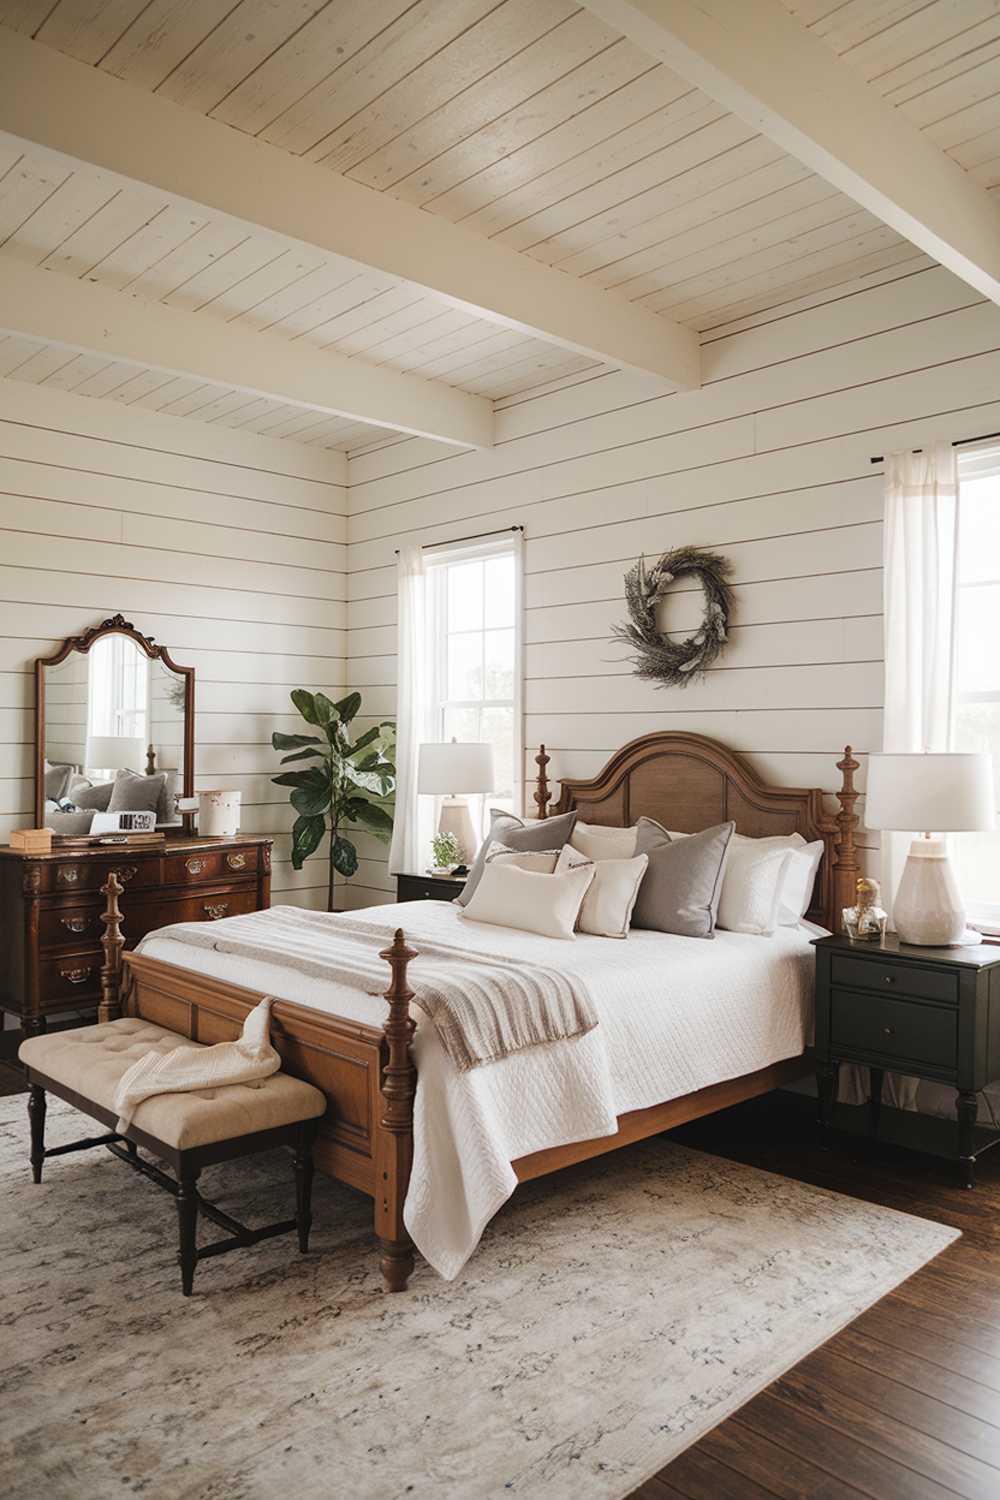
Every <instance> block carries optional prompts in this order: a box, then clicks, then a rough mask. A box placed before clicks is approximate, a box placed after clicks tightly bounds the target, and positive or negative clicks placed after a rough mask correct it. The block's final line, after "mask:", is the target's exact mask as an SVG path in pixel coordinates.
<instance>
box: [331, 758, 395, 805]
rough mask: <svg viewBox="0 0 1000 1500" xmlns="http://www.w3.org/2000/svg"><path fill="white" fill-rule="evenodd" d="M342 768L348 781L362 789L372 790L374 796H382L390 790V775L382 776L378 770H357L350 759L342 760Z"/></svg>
mask: <svg viewBox="0 0 1000 1500" xmlns="http://www.w3.org/2000/svg"><path fill="white" fill-rule="evenodd" d="M343 770H344V775H345V776H346V777H347V779H348V781H351V782H353V783H354V785H355V786H359V787H360V788H361V789H362V791H365V792H373V793H374V794H375V796H376V797H384V796H386V795H387V793H389V792H391V791H392V777H391V776H383V775H382V773H381V772H380V771H359V770H358V769H357V768H356V767H355V766H352V765H351V763H350V761H345V762H344V767H343Z"/></svg>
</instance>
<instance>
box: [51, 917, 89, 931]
mask: <svg viewBox="0 0 1000 1500" xmlns="http://www.w3.org/2000/svg"><path fill="white" fill-rule="evenodd" d="M59 925H60V927H65V929H66V931H67V932H86V930H87V928H88V927H89V926H90V919H89V917H60V918H59Z"/></svg>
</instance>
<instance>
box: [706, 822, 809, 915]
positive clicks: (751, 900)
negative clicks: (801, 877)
mask: <svg viewBox="0 0 1000 1500" xmlns="http://www.w3.org/2000/svg"><path fill="white" fill-rule="evenodd" d="M767 842H768V841H767V840H763V839H741V838H735V839H734V840H733V847H732V848H731V849H730V851H729V860H728V862H727V864H726V874H725V879H724V880H723V882H722V895H721V896H720V898H719V914H718V916H717V918H716V926H718V927H724V928H726V929H727V930H728V931H729V932H751V933H756V934H757V935H758V936H760V937H770V936H771V934H772V933H773V931H774V929H775V927H777V925H778V911H779V906H780V903H781V889H782V885H783V883H784V880H785V875H786V873H787V870H788V866H789V863H790V862H791V859H792V851H791V850H790V849H775V848H773V847H769V848H766V849H761V848H760V847H759V845H760V844H761V843H767Z"/></svg>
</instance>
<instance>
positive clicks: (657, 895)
mask: <svg viewBox="0 0 1000 1500" xmlns="http://www.w3.org/2000/svg"><path fill="white" fill-rule="evenodd" d="M637 826H638V830H639V831H638V835H637V837H636V848H635V852H636V854H645V855H647V856H648V858H649V864H648V866H647V868H646V873H645V875H644V876H643V878H642V884H641V885H640V887H639V895H638V897H637V898H636V903H635V907H634V908H633V911H632V926H633V927H646V928H651V929H652V930H653V931H655V932H675V933H678V934H679V935H680V936H681V937H697V938H711V937H714V936H715V914H716V912H717V911H718V907H719V895H720V893H721V891H722V877H723V875H724V873H725V869H726V859H727V857H728V855H729V849H730V846H731V844H732V841H733V834H734V833H735V831H736V824H735V823H719V824H717V825H716V827H714V828H706V829H705V831H704V832H703V833H692V834H690V835H689V837H688V838H684V839H675V840H674V841H673V842H672V843H671V842H669V841H668V842H667V843H664V842H663V838H664V836H665V831H664V829H662V828H661V827H660V825H659V823H654V822H653V820H652V819H651V818H640V820H639V823H638V825H637Z"/></svg>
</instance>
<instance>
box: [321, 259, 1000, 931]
mask: <svg viewBox="0 0 1000 1500" xmlns="http://www.w3.org/2000/svg"><path fill="white" fill-rule="evenodd" d="M704 381H705V384H704V387H703V388H702V389H701V390H700V391H696V392H690V393H685V394H681V395H670V396H661V395H657V394H656V393H655V391H654V389H653V387H652V386H651V385H650V383H649V381H648V380H645V379H643V378H640V377H638V376H635V375H630V374H625V373H613V374H604V375H601V376H598V377H592V378H587V377H586V376H584V377H580V378H577V379H576V380H575V381H571V382H567V383H563V384H562V385H561V386H558V385H557V386H554V387H551V388H548V389H546V390H544V391H540V392H536V393H534V394H533V395H531V396H530V397H528V396H522V397H515V398H511V399H509V400H508V401H506V402H502V403H500V410H499V413H498V442H497V446H496V447H495V448H494V449H493V450H492V451H487V452H472V453H462V454H456V453H455V452H454V451H448V450H446V449H444V448H443V447H442V446H440V445H437V444H434V443H431V442H427V441H422V440H417V439H408V440H401V441H398V442H389V443H385V444H382V445H380V446H378V447H376V448H371V449H369V450H368V451H367V452H365V453H361V454H357V455H352V456H351V458H350V460H349V465H348V479H349V495H350V510H351V519H350V523H349V537H350V546H349V549H348V568H349V586H350V601H351V602H350V605H349V637H348V640H349V645H348V656H349V660H348V673H349V680H350V681H351V683H352V684H353V685H355V686H357V687H359V688H361V689H362V690H363V692H364V696H365V706H366V709H367V710H368V711H369V712H370V713H371V714H373V715H376V714H377V715H383V714H390V713H392V712H393V711H394V708H395V699H396V688H395V682H396V656H395V651H396V629H395V592H394V590H395V582H394V579H395V573H394V559H393V549H394V548H395V547H397V546H398V545H399V543H400V541H401V540H404V539H414V540H419V541H421V542H426V541H432V540H446V539H447V538H449V537H452V536H458V535H462V534H465V533H469V532H474V531H480V530H487V529H489V528H490V527H494V526H505V525H509V524H511V523H513V522H521V523H523V524H524V526H525V528H526V538H527V545H526V564H525V566H526V589H525V594H526V643H527V645H526V683H525V710H526V724H525V742H526V745H527V746H529V747H532V748H530V749H529V751H528V754H529V757H530V756H532V755H533V754H534V747H535V746H536V745H537V743H538V742H539V741H540V740H544V741H545V743H546V745H547V747H548V748H549V751H550V754H551V756H552V765H551V766H550V767H549V775H550V778H551V777H553V776H555V777H558V776H560V775H577V776H578V775H589V774H593V773H594V772H595V771H596V770H598V769H599V768H600V766H601V765H602V764H603V762H604V760H605V759H606V758H607V755H608V753H609V752H610V751H612V750H614V749H616V748H617V747H618V746H620V745H622V744H624V743H625V742H626V741H627V740H629V739H631V738H633V737H634V736H636V735H638V734H641V733H644V732H646V731H648V730H650V729H668V728H669V729H684V730H691V731H696V732H699V733H703V734H708V735H712V736H715V737H717V738H718V739H720V740H722V741H724V742H725V743H726V744H728V745H730V746H732V747H733V748H734V749H736V750H738V751H741V752H743V753H745V755H746V757H747V759H748V760H749V761H750V762H751V763H752V764H753V765H754V766H755V767H756V768H757V770H758V771H759V772H760V773H761V774H762V775H764V776H765V777H767V778H768V779H769V780H773V781H774V782H776V783H779V784H786V785H805V786H821V787H824V788H826V789H827V790H829V791H832V790H833V789H834V787H835V786H836V785H837V783H838V780H839V776H838V773H837V771H836V769H835V761H836V760H837V759H838V758H839V752H840V750H841V748H842V747H843V745H844V744H845V743H846V742H850V743H851V744H852V745H854V746H855V748H856V749H858V750H861V751H866V750H868V749H870V748H873V747H877V746H878V745H879V744H880V737H881V717H882V714H881V709H882V702H883V685H882V621H881V609H882V570H881V559H882V534H881V532H882V528H881V516H882V477H881V468H880V466H873V465H872V464H871V463H870V461H869V460H870V456H871V455H872V454H880V453H884V452H886V451H888V450H891V449H895V448H904V447H910V446H920V445H922V444H925V443H927V442H928V441H930V440H932V439H934V438H938V437H940V438H950V439H955V438H963V437H969V436H973V435H977V434H980V433H984V432H993V431H996V430H997V429H998V428H1000V308H998V307H995V306H993V305H991V304H987V303H984V302H983V301H981V300H980V299H979V298H978V297H977V295H976V293H974V292H973V291H971V290H970V289H969V288H968V287H967V286H965V285H964V284H962V283H961V282H959V281H957V280H956V279H955V278H953V277H952V276H950V275H949V274H948V273H947V272H945V271H943V270H940V269H939V268H932V269H927V270H920V271H917V272H913V273H912V274H908V275H902V276H899V275H897V276H895V277H894V278H893V277H892V275H891V273H882V277H881V280H879V282H878V284H873V283H872V282H871V281H869V282H867V283H866V282H859V283H856V284H854V285H853V286H852V287H848V288H846V289H845V288H840V289H839V291H838V292H837V293H836V294H833V293H826V294H825V300H824V299H823V297H822V296H819V297H812V298H809V299H804V301H803V303H802V304H801V305H800V306H799V307H797V308H795V307H793V308H791V309H789V308H782V309H781V310H780V313H778V312H771V313H767V314H760V315H757V316H756V317H754V318H749V319H745V320H743V321H742V322H741V323H739V324H735V325H730V326H728V327H725V328H721V329H718V330H715V331H714V332H713V333H712V334H711V335H707V336H706V337H705V340H704ZM682 543H696V544H701V545H704V546H711V547H716V548H718V549H719V550H720V551H721V552H723V553H724V554H725V556H727V557H728V558H729V559H730V560H731V561H732V564H733V568H734V581H735V584H736V589H737V600H738V604H737V612H736V616H735V628H734V630H733V632H732V639H731V643H730V645H729V647H728V649H727V651H726V653H725V655H724V656H723V657H722V658H721V661H720V665H719V667H718V668H717V669H716V670H713V671H712V672H710V673H709V674H708V675H707V677H706V678H705V680H704V681H702V682H699V683H696V684H692V685H691V686H690V687H688V688H686V689H676V688H671V689H657V688H655V687H652V686H650V685H648V684H644V683H642V682H640V681H639V679H638V678H636V677H635V676H634V675H632V673H631V671H630V669H629V666H628V663H627V661H625V659H624V653H623V651H622V648H621V647H620V646H616V645H615V644H613V643H612V642H611V641H610V639H609V630H610V626H611V625H612V623H613V622H614V621H616V620H619V619H621V617H622V614H623V608H622V575H623V574H624V572H625V570H626V569H627V568H628V567H629V566H631V564H632V563H633V562H634V560H635V558H636V557H637V555H638V554H639V552H640V551H645V552H646V553H647V554H658V553H659V552H660V551H662V550H665V549H666V548H669V547H674V546H678V545H680V544H682ZM699 611H700V594H696V593H694V592H690V591H689V592H686V593H684V594H683V595H681V596H680V597H678V598H677V600H676V601H675V602H674V603H673V604H672V606H671V613H670V616H669V625H670V626H671V627H677V628H680V629H684V628H687V627H689V626H691V625H692V624H693V623H694V621H695V620H696V619H697V618H698V615H699ZM862 759H863V757H862ZM531 769H533V768H531ZM862 774H863V773H862ZM864 838H865V840H866V842H868V843H874V842H875V839H874V836H872V835H870V834H869V835H864ZM361 842H362V844H363V849H362V853H363V855H364V858H363V862H362V865H361V869H360V871H359V875H358V877H357V878H356V880H355V889H354V891H353V900H354V902H355V903H356V904H359V905H363V904H367V903H370V902H372V901H376V900H379V899H385V896H384V892H385V891H386V890H388V889H390V888H391V882H389V880H388V878H387V872H386V863H385V851H384V850H383V849H381V848H380V846H379V845H378V844H376V843H375V842H374V841H373V840H368V839H362V841H361ZM869 863H870V865H871V867H872V868H874V864H875V861H874V859H872V860H870V861H869Z"/></svg>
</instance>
